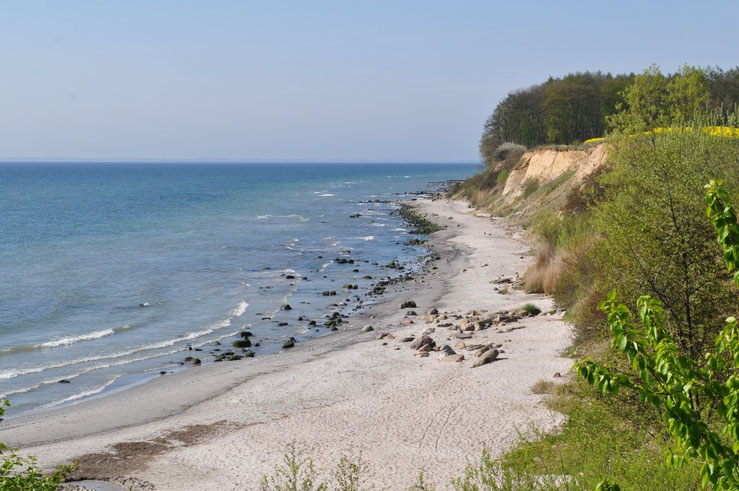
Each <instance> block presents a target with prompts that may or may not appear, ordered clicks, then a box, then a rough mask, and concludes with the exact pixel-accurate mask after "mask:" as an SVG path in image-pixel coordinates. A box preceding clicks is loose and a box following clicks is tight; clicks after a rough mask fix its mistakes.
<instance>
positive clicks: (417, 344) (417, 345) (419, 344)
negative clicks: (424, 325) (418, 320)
mask: <svg viewBox="0 0 739 491" xmlns="http://www.w3.org/2000/svg"><path fill="white" fill-rule="evenodd" d="M426 345H431V347H432V348H433V347H434V346H436V342H435V341H434V340H433V339H432V338H431V336H427V335H423V336H421V337H420V338H418V339H416V340H415V341H413V342H412V343H411V348H413V349H421V348H423V347H424V346H426Z"/></svg>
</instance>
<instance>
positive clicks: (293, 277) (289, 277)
mask: <svg viewBox="0 0 739 491" xmlns="http://www.w3.org/2000/svg"><path fill="white" fill-rule="evenodd" d="M285 279H286V280H294V279H295V275H294V274H286V275H285Z"/></svg>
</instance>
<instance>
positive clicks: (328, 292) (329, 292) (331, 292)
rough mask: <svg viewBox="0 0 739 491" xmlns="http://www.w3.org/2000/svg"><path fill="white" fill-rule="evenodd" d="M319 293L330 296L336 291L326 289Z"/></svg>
mask: <svg viewBox="0 0 739 491" xmlns="http://www.w3.org/2000/svg"><path fill="white" fill-rule="evenodd" d="M321 295H323V296H324V297H332V296H334V295H336V292H335V291H334V290H331V291H328V290H326V291H323V292H321Z"/></svg>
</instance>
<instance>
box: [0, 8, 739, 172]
mask: <svg viewBox="0 0 739 491" xmlns="http://www.w3.org/2000/svg"><path fill="white" fill-rule="evenodd" d="M738 19H739V2H738V1H736V0H733V1H721V0H719V1H711V2H698V1H695V0H692V1H689V2H683V1H666V0H663V1H658V0H651V1H648V0H641V1H615V0H613V1H605V0H601V1H598V0H590V1H587V2H585V1H578V2H575V1H572V2H568V1H559V2H555V1H551V0H548V1H539V2H534V1H525V0H518V1H505V2H493V1H462V0H457V1H452V0H450V1H446V2H437V1H429V0H424V1H403V0H393V1H384V0H374V1H346V0H342V1H279V0H273V1H267V0H264V1H261V2H250V1H219V0H207V1H206V0H202V1H197V2H195V1H185V0H172V1H154V0H152V1H137V0H127V1H112V0H111V1H105V0H97V1H93V0H89V1H74V0H64V1H59V0H52V1H47V2H40V1H34V0H23V1H15V2H11V1H6V2H2V4H0V67H2V72H1V73H2V74H1V75H0V159H4V160H9V159H49V158H51V159H98V158H100V159H107V160H138V159H186V160H196V159H210V160H218V159H230V160H231V159H242V160H257V161H264V160H270V161H271V160H310V161H323V160H350V161H477V160H478V156H477V142H478V138H479V135H480V132H481V129H482V125H483V123H484V121H485V119H486V117H487V116H488V115H489V114H490V112H491V111H492V109H493V108H494V107H495V105H496V103H497V102H498V101H499V100H500V99H501V98H502V97H504V96H505V94H506V93H507V92H508V91H510V90H512V89H516V88H519V87H524V86H528V85H531V84H533V83H538V82H541V81H543V80H544V79H546V78H547V77H548V76H549V75H553V76H558V75H563V74H566V73H568V72H571V71H583V70H599V69H600V70H603V71H611V72H631V71H641V70H643V69H644V68H645V67H646V66H648V65H649V64H651V63H657V64H659V65H661V67H662V68H663V70H665V71H674V70H675V69H676V68H677V67H678V66H679V65H681V64H682V63H689V64H697V65H720V66H722V67H724V68H729V67H731V66H736V65H737V64H739V56H738V55H739V43H738V42H737V21H738Z"/></svg>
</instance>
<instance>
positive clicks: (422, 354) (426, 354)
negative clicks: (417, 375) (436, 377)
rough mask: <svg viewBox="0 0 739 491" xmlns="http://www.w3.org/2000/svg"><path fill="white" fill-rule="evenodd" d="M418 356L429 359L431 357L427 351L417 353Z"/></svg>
mask: <svg viewBox="0 0 739 491" xmlns="http://www.w3.org/2000/svg"><path fill="white" fill-rule="evenodd" d="M416 356H417V357H418V358H427V357H428V356H429V354H428V352H427V351H419V352H418V353H416Z"/></svg>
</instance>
